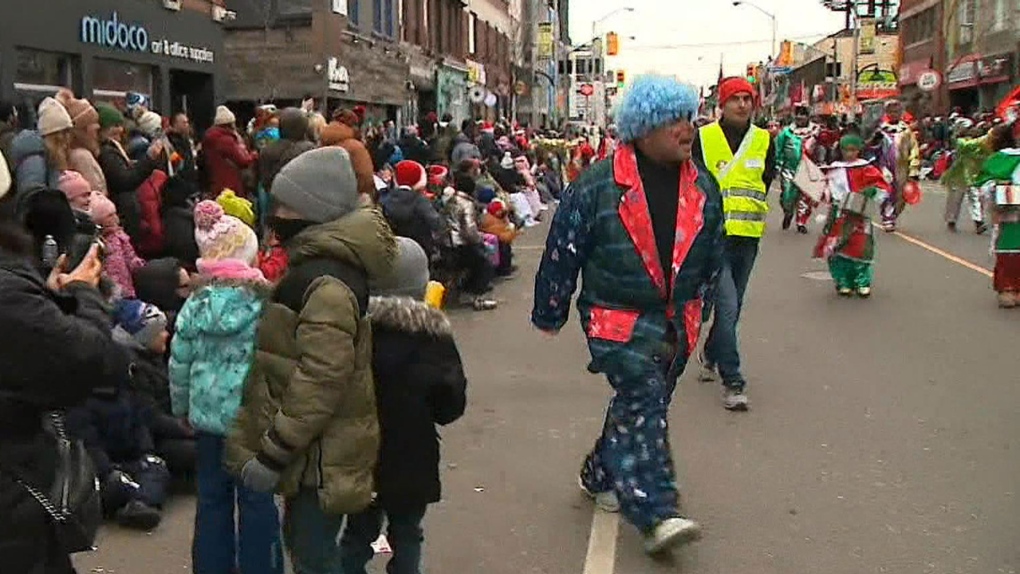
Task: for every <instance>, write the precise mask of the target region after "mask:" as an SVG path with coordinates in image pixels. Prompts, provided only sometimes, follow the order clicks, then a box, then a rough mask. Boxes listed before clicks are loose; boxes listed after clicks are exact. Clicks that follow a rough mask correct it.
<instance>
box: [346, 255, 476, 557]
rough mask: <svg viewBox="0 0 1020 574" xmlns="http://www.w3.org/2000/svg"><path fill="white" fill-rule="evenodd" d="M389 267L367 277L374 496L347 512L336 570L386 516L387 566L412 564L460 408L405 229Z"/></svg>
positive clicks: (445, 341) (461, 397)
mask: <svg viewBox="0 0 1020 574" xmlns="http://www.w3.org/2000/svg"><path fill="white" fill-rule="evenodd" d="M397 241H398V245H399V247H400V254H399V256H398V259H397V263H396V265H395V266H394V271H393V273H392V274H391V275H390V276H389V277H388V278H387V279H386V280H385V281H380V282H379V283H376V284H373V285H371V292H372V293H373V294H374V295H377V296H374V297H372V298H371V300H370V303H369V312H370V313H371V317H372V371H373V376H374V379H375V392H376V403H377V408H378V409H379V425H380V427H381V433H382V445H381V447H380V452H379V460H378V462H377V464H376V469H375V481H376V491H377V492H378V496H377V498H376V500H375V502H374V503H373V504H372V506H370V507H369V508H368V509H366V510H365V511H364V512H361V513H360V514H355V515H352V516H350V517H348V522H347V528H346V530H344V535H343V539H342V541H341V547H342V557H343V565H344V572H364V571H365V564H367V563H368V561H369V560H371V559H372V556H373V550H372V547H371V544H372V542H374V541H375V540H376V538H378V536H379V533H380V531H381V529H382V522H383V517H386V519H387V522H388V524H389V526H388V531H387V538H388V539H389V542H390V545H391V546H392V548H393V557H392V559H391V560H392V561H393V564H391V565H390V569H389V571H390V572H418V571H419V564H420V562H421V543H422V540H423V537H422V529H421V522H422V519H423V517H424V516H425V510H426V507H427V506H428V505H429V504H431V503H433V502H438V501H439V499H440V490H441V489H440V481H439V456H440V455H439V433H438V432H437V430H436V425H437V424H438V425H446V424H449V423H452V422H453V421H455V420H457V419H458V418H460V416H461V415H462V414H464V407H465V403H466V398H465V390H466V388H467V379H466V378H465V376H464V369H463V366H462V364H461V360H460V353H459V352H458V351H457V344H456V342H455V341H454V339H453V329H452V327H451V326H450V322H449V320H447V318H446V315H445V314H444V313H443V312H442V311H441V310H439V309H434V308H432V307H429V306H428V305H426V304H425V303H424V302H422V298H423V297H424V295H425V286H426V284H427V283H428V280H429V272H428V257H427V256H426V255H425V252H424V251H423V250H422V248H421V247H420V246H419V245H418V244H417V243H415V242H414V241H413V240H411V239H408V238H406V237H398V238H397Z"/></svg>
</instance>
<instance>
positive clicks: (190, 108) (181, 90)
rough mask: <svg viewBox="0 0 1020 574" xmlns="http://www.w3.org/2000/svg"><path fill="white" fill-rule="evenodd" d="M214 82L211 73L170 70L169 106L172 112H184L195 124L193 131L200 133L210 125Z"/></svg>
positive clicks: (214, 104) (212, 114) (213, 105)
mask: <svg viewBox="0 0 1020 574" xmlns="http://www.w3.org/2000/svg"><path fill="white" fill-rule="evenodd" d="M214 87H215V83H214V81H213V76H212V75H211V74H202V73H199V72H185V71H182V70H171V71H170V108H171V111H172V112H185V113H186V114H188V118H189V119H191V121H192V124H193V125H194V126H195V133H202V132H204V131H205V130H206V128H208V127H209V126H210V125H212V118H213V116H214V115H215V112H216V102H214V101H213V94H214Z"/></svg>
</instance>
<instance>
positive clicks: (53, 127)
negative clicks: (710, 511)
mask: <svg viewBox="0 0 1020 574" xmlns="http://www.w3.org/2000/svg"><path fill="white" fill-rule="evenodd" d="M38 124H39V135H41V136H48V135H50V134H55V133H57V132H62V131H64V130H69V129H71V128H73V127H74V122H72V121H71V114H68V113H67V108H65V107H64V106H62V105H61V104H60V102H58V101H57V100H55V99H53V98H45V99H44V100H43V101H42V102H41V103H40V104H39V122H38Z"/></svg>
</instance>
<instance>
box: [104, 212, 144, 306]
mask: <svg viewBox="0 0 1020 574" xmlns="http://www.w3.org/2000/svg"><path fill="white" fill-rule="evenodd" d="M103 244H104V245H105V249H104V252H105V257H104V259H103V271H104V272H105V273H106V275H107V277H109V278H110V279H112V280H113V282H114V283H116V284H117V286H119V287H120V294H121V296H122V297H124V298H126V299H134V298H135V282H134V279H133V278H132V274H133V273H134V272H135V271H137V270H139V269H141V268H142V266H143V265H145V260H144V259H142V258H141V257H139V256H138V254H136V253H135V248H134V247H132V246H131V238H129V237H128V235H127V233H124V230H123V229H121V228H120V227H114V228H106V229H103Z"/></svg>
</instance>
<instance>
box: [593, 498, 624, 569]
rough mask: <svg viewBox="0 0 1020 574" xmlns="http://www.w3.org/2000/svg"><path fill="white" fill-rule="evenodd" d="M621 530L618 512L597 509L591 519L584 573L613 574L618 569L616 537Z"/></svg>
mask: <svg viewBox="0 0 1020 574" xmlns="http://www.w3.org/2000/svg"><path fill="white" fill-rule="evenodd" d="M619 530H620V515H619V514H618V513H609V512H603V511H601V510H599V509H598V508H596V509H595V514H594V516H592V519H591V535H590V536H589V537H588V554H587V556H585V559H584V574H613V570H615V569H616V539H617V538H618V534H619Z"/></svg>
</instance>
